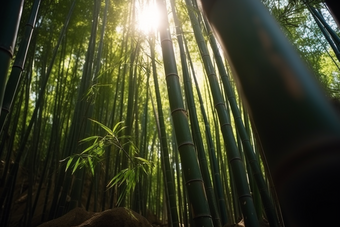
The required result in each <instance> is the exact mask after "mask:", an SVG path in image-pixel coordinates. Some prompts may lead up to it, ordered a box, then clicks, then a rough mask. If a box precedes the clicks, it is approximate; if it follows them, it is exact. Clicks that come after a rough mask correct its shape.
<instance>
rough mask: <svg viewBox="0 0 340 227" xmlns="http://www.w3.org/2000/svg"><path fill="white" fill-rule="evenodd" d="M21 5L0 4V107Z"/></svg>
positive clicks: (20, 2) (15, 1)
mask: <svg viewBox="0 0 340 227" xmlns="http://www.w3.org/2000/svg"><path fill="white" fill-rule="evenodd" d="M23 4H24V0H13V1H2V2H1V3H0V8H1V10H0V21H1V23H0V107H2V102H3V97H4V93H5V84H6V80H7V73H8V69H9V64H10V62H11V59H12V57H13V54H14V47H15V42H16V39H17V34H18V29H19V22H20V19H21V13H22V7H23ZM0 114H1V110H0Z"/></svg>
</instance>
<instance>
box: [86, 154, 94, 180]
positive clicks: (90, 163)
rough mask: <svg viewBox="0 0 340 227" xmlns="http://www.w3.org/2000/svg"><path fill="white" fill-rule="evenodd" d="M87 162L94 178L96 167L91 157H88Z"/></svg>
mask: <svg viewBox="0 0 340 227" xmlns="http://www.w3.org/2000/svg"><path fill="white" fill-rule="evenodd" d="M87 161H88V163H89V166H90V170H91V173H92V176H94V167H93V162H92V159H91V158H90V156H87Z"/></svg>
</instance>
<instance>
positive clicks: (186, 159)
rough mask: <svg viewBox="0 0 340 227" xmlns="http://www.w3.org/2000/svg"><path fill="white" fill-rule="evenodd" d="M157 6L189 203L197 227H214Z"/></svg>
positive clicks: (170, 48) (164, 17)
mask: <svg viewBox="0 0 340 227" xmlns="http://www.w3.org/2000/svg"><path fill="white" fill-rule="evenodd" d="M157 3H158V6H159V9H160V12H161V16H162V18H161V23H162V24H161V26H160V28H159V32H160V39H161V46H162V54H163V62H164V69H165V74H166V81H167V85H168V96H169V100H170V108H171V115H172V118H173V123H174V128H175V133H176V139H177V143H178V151H179V153H180V156H181V162H182V169H183V172H184V177H185V181H186V187H187V190H188V196H189V202H190V205H191V208H192V209H193V220H194V221H195V224H196V226H213V222H212V219H211V215H210V211H209V205H208V201H207V198H206V195H205V190H204V185H203V180H202V176H201V172H200V169H199V165H198V162H197V157H196V154H195V147H194V144H193V141H192V138H191V133H190V129H189V123H188V119H187V115H186V110H185V109H184V105H183V99H182V94H181V89H180V84H179V78H178V74H177V67H176V61H175V56H174V50H173V46H172V41H171V36H170V33H169V30H168V29H169V22H168V18H167V11H166V5H165V1H163V0H158V1H157Z"/></svg>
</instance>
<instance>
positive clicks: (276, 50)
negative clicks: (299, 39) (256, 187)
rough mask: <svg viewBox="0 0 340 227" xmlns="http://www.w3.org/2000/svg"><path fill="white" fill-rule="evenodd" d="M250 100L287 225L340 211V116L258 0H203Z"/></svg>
mask: <svg viewBox="0 0 340 227" xmlns="http://www.w3.org/2000/svg"><path fill="white" fill-rule="evenodd" d="M201 5H202V7H203V9H204V12H205V14H206V16H207V18H208V20H209V22H210V24H211V25H212V27H213V29H214V31H215V32H216V35H217V36H218V37H219V39H220V42H221V44H222V45H223V47H224V50H225V52H226V55H227V57H228V59H229V62H230V63H231V65H232V68H233V71H234V73H233V74H234V75H235V76H236V78H237V81H238V86H239V89H241V90H242V94H243V98H244V100H245V101H246V102H247V104H248V110H249V112H250V113H251V116H252V120H253V122H254V124H255V127H256V130H257V133H258V135H259V138H260V140H261V144H262V147H263V150H264V153H265V155H266V158H267V161H268V165H269V168H270V170H271V174H272V177H273V180H274V184H275V187H276V190H277V193H278V197H279V200H280V203H281V207H282V212H283V217H284V219H285V224H286V226H317V225H322V223H323V222H324V215H330V216H333V215H337V214H336V213H337V211H336V210H337V209H336V208H337V204H338V203H339V202H340V199H339V198H337V197H334V196H333V195H334V194H336V193H337V189H336V187H337V186H336V185H338V184H339V182H337V181H338V180H335V179H338V175H339V173H340V167H339V164H338V163H339V162H340V155H339V152H338V150H339V147H340V142H339V141H340V121H339V117H338V116H337V115H336V113H335V111H334V109H333V108H332V106H331V104H330V102H329V101H328V100H327V98H326V97H325V95H324V93H323V91H322V90H321V89H320V86H319V85H318V84H317V82H316V81H315V79H314V78H313V76H312V74H311V72H310V71H309V70H308V69H307V68H306V67H305V65H304V63H303V62H302V61H301V59H300V58H299V56H298V55H297V54H296V52H295V51H294V49H293V48H292V46H291V44H290V43H289V42H288V40H287V39H286V38H285V37H284V35H283V33H282V31H281V30H280V28H279V26H278V25H277V24H276V23H275V21H274V19H273V18H272V17H271V15H270V14H269V12H268V10H267V9H266V8H265V7H264V6H263V5H262V3H261V2H260V1H258V0H256V1H254V0H237V1H235V0H227V1H220V0H215V1H208V0H202V1H201Z"/></svg>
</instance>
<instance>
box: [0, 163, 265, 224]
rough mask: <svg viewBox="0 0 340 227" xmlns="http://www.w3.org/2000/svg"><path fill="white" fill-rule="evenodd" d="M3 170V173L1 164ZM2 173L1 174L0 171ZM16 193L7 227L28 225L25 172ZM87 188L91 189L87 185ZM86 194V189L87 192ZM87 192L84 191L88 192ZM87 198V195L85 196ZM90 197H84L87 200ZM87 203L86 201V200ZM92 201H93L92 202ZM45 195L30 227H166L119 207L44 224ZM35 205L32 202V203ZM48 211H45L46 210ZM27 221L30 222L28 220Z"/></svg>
mask: <svg viewBox="0 0 340 227" xmlns="http://www.w3.org/2000/svg"><path fill="white" fill-rule="evenodd" d="M0 170H2V168H1V165H0ZM0 172H2V171H0ZM16 182H17V183H16V185H15V190H14V192H13V201H14V202H13V203H12V206H11V212H10V216H9V221H8V223H7V226H8V227H21V226H25V225H23V224H22V223H25V219H26V218H27V217H28V215H25V214H27V212H28V210H27V203H28V202H29V201H28V200H29V199H28V196H27V195H28V191H29V190H28V176H27V172H26V171H22V169H21V171H19V176H18V180H17V181H16ZM85 188H89V185H86V187H85ZM3 190H4V188H3V186H0V194H2V191H3ZM36 191H37V187H32V198H35V196H36ZM85 191H86V190H85ZM85 191H84V192H85ZM45 194H46V187H45V186H43V187H42V188H41V189H40V195H45ZM84 195H87V193H84ZM86 198H87V197H86V196H84V199H86ZM85 201H86V200H85ZM92 201H93V200H92ZM45 202H46V201H45V196H39V199H38V200H37V203H36V209H35V212H34V215H33V216H32V217H31V221H30V223H31V225H30V226H31V227H36V226H38V227H110V226H114V227H166V226H168V224H167V223H164V222H163V221H161V220H159V219H158V218H157V217H156V216H155V215H152V214H149V215H148V216H147V217H143V216H142V215H140V214H138V213H136V212H135V211H132V210H130V209H128V208H123V207H118V208H113V209H107V210H105V211H102V212H90V211H86V210H85V209H84V208H80V207H79V208H75V209H73V210H71V211H69V212H68V213H66V214H65V215H63V216H61V217H59V218H56V219H53V220H51V221H48V222H44V223H42V221H41V220H42V217H43V213H44V206H45V205H46V204H45ZM30 203H33V201H30ZM50 205H51V201H49V200H48V201H47V206H48V207H49V206H50ZM45 212H46V211H45ZM26 221H27V220H26ZM224 227H244V223H243V221H241V222H239V223H238V224H233V225H225V226H224ZM261 227H269V225H268V224H267V223H261Z"/></svg>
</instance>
